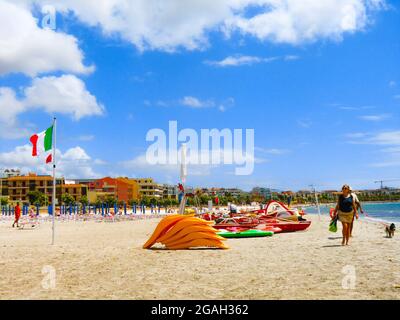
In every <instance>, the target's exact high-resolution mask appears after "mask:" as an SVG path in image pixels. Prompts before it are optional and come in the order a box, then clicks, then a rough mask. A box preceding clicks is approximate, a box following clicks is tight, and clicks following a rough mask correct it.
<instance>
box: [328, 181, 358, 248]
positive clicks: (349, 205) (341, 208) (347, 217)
mask: <svg viewBox="0 0 400 320" xmlns="http://www.w3.org/2000/svg"><path fill="white" fill-rule="evenodd" d="M356 213H357V207H356V203H355V200H354V197H353V196H352V195H351V192H350V187H349V186H348V185H347V184H345V185H344V186H343V187H342V194H341V195H340V196H339V200H338V203H337V205H336V208H335V212H334V216H336V215H338V218H339V221H340V222H341V223H342V225H343V239H342V246H344V245H346V246H347V245H348V244H349V239H350V232H351V224H352V223H353V219H354V215H355V214H356Z"/></svg>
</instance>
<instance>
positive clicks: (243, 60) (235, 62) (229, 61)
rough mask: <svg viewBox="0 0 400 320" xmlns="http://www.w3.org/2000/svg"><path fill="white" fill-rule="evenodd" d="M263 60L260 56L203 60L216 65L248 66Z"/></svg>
mask: <svg viewBox="0 0 400 320" xmlns="http://www.w3.org/2000/svg"><path fill="white" fill-rule="evenodd" d="M264 61H265V60H264V59H263V58H260V57H253V56H229V57H226V58H225V59H223V60H221V61H205V63H206V64H209V65H212V66H216V67H238V66H243V65H246V66H250V65H253V64H257V63H261V62H264Z"/></svg>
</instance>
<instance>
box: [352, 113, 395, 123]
mask: <svg viewBox="0 0 400 320" xmlns="http://www.w3.org/2000/svg"><path fill="white" fill-rule="evenodd" d="M359 118H360V119H361V120H364V121H372V122H379V121H383V120H386V119H388V118H390V115H389V114H376V115H367V116H360V117H359Z"/></svg>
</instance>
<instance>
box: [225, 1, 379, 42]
mask: <svg viewBox="0 0 400 320" xmlns="http://www.w3.org/2000/svg"><path fill="white" fill-rule="evenodd" d="M259 3H262V4H264V10H263V12H261V13H259V14H255V15H254V16H252V17H250V18H248V17H245V16H243V15H235V16H234V17H232V18H231V19H228V20H227V21H226V26H227V29H228V32H230V31H231V30H238V31H240V32H242V33H244V34H250V35H253V36H255V37H257V38H258V39H261V40H269V41H272V42H276V43H289V44H301V43H304V42H314V41H316V40H319V39H333V40H341V39H342V37H343V35H344V34H346V33H349V34H351V33H354V32H356V31H360V30H363V29H364V28H365V27H366V26H367V25H368V23H369V22H370V13H371V11H372V10H377V9H379V8H382V7H383V4H384V1H379V0H372V1H371V0H324V1H320V0H306V1H298V0H271V1H259Z"/></svg>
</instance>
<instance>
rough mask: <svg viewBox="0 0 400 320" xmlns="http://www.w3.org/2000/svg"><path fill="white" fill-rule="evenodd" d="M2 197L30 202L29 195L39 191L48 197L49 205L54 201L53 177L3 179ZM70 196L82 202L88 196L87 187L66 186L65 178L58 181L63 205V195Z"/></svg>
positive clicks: (57, 192)
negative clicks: (83, 197)
mask: <svg viewBox="0 0 400 320" xmlns="http://www.w3.org/2000/svg"><path fill="white" fill-rule="evenodd" d="M0 190H1V191H0V192H1V194H2V196H6V197H8V198H9V200H10V201H11V202H17V201H20V202H29V197H28V194H29V192H32V191H39V192H41V193H43V194H44V195H46V196H47V199H48V201H49V203H51V202H52V201H53V177H52V176H48V175H37V174H35V173H29V174H28V175H21V176H12V177H8V178H2V179H1V183H0ZM66 193H68V194H70V195H72V196H73V197H74V199H75V201H80V200H81V198H82V196H86V195H87V186H84V185H81V184H65V179H64V178H57V179H56V198H57V199H58V201H59V203H61V197H62V195H63V194H66Z"/></svg>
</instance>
